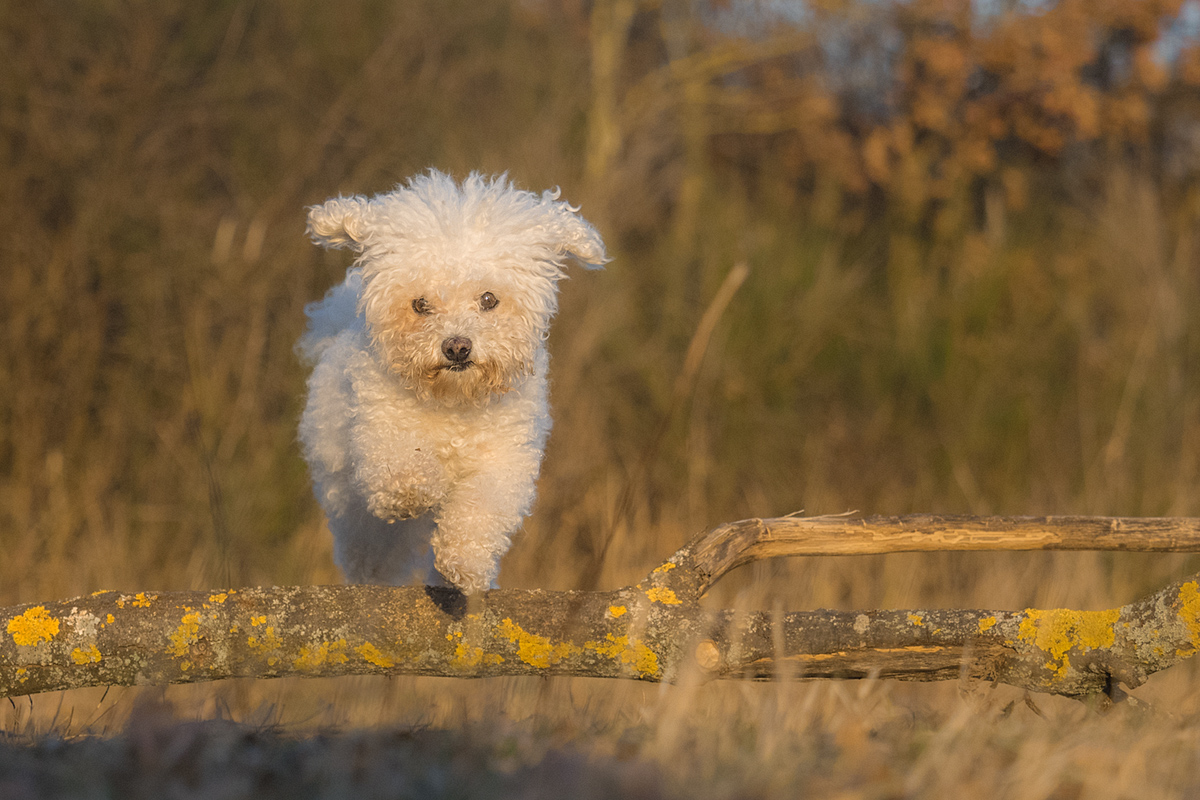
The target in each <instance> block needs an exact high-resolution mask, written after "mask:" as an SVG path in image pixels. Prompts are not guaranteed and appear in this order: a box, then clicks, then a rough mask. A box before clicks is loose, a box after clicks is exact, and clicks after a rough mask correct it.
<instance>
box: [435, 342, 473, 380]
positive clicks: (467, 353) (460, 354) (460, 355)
mask: <svg viewBox="0 0 1200 800" xmlns="http://www.w3.org/2000/svg"><path fill="white" fill-rule="evenodd" d="M442 355H444V356H445V357H446V360H447V361H449V362H450V364H449V365H448V366H447V369H449V370H452V371H454V372H459V371H461V370H464V369H466V368H467V367H469V366H471V360H470V359H471V340H470V339H468V338H467V337H465V336H451V337H450V338H448V339H445V340H443V341H442Z"/></svg>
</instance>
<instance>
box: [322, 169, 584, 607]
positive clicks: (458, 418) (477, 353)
mask: <svg viewBox="0 0 1200 800" xmlns="http://www.w3.org/2000/svg"><path fill="white" fill-rule="evenodd" d="M309 233H310V235H311V236H312V238H313V239H314V241H316V242H317V243H319V244H322V245H324V246H326V247H352V248H354V249H356V250H358V251H359V252H361V254H362V255H361V257H360V258H359V259H358V261H357V262H356V263H355V266H354V267H353V268H351V269H350V270H349V271H348V272H347V276H346V280H345V282H344V283H342V284H341V285H340V286H337V287H335V288H334V289H333V290H331V291H330V293H329V294H328V295H327V296H326V298H325V299H324V300H323V301H322V302H320V303H316V304H313V305H312V306H310V307H309V309H308V316H309V330H308V333H307V334H306V335H305V337H304V338H303V339H302V340H301V342H300V349H301V352H302V353H303V354H304V355H305V356H306V357H307V358H308V359H309V360H310V361H312V362H314V363H315V367H314V369H313V372H312V376H311V377H310V378H309V382H308V387H309V394H308V403H307V406H306V408H305V410H304V415H303V417H302V419H301V422H300V439H301V442H302V444H303V446H304V453H305V458H306V459H307V461H308V464H309V468H310V470H311V472H312V477H313V482H314V490H315V492H316V495H317V499H318V500H319V501H320V503H321V506H322V508H324V510H325V513H326V515H327V517H328V520H329V527H330V530H331V531H332V532H333V535H334V555H335V558H336V560H337V563H338V565H339V566H340V567H341V568H342V570H343V572H344V573H345V575H346V578H347V579H348V580H350V581H352V582H370V583H390V584H404V583H419V582H423V581H434V582H437V581H439V579H444V580H445V581H446V582H448V583H449V584H450V585H453V586H456V587H458V588H459V589H461V590H463V591H465V592H478V591H482V590H484V589H487V588H489V587H490V586H493V585H494V584H495V579H496V574H497V572H498V569H499V560H500V557H501V556H502V555H504V553H505V552H506V551H507V550H508V547H509V543H510V537H511V536H512V534H513V533H514V532H515V530H516V529H517V528H518V527H519V525H520V524H521V521H522V519H524V517H525V516H526V515H527V514H528V513H529V511H530V508H531V506H532V504H533V500H534V484H535V482H536V480H537V475H538V470H539V468H540V464H541V459H542V451H543V449H544V447H545V443H546V437H547V435H548V434H549V432H550V415H549V407H548V404H547V396H546V369H547V363H548V358H547V354H546V349H545V338H546V334H547V332H548V330H549V324H550V319H551V317H552V316H553V315H554V312H555V311H556V309H557V281H558V280H560V279H561V278H562V277H564V275H563V271H562V267H563V263H564V261H565V260H566V259H568V258H573V259H575V260H576V261H578V262H580V263H582V264H584V265H585V266H599V265H600V264H602V263H603V262H604V261H605V260H606V256H605V253H604V245H603V242H602V241H601V240H600V237H599V235H598V234H597V233H596V231H595V230H594V229H593V228H592V227H591V226H590V225H589V224H588V223H587V222H586V221H584V220H583V219H582V218H580V217H579V216H578V215H577V214H576V212H575V209H573V208H571V207H570V206H569V205H568V204H566V203H565V202H561V201H559V200H558V195H557V192H546V193H544V194H542V195H534V194H531V193H529V192H523V191H519V190H516V189H514V188H513V187H512V185H511V184H510V183H509V182H508V181H507V179H506V178H504V177H500V178H496V179H493V180H490V181H489V180H486V179H484V178H482V177H480V176H478V175H474V174H473V175H471V176H470V177H469V178H468V179H467V180H466V181H465V182H464V183H463V185H462V186H461V187H459V186H457V185H456V184H455V183H454V182H453V181H452V180H451V179H450V178H448V177H447V176H445V175H442V174H441V173H437V172H430V174H429V175H425V176H420V177H417V178H414V179H413V180H411V181H410V182H409V184H408V185H407V186H406V187H402V188H398V189H397V190H396V191H394V192H391V193H389V194H386V195H380V196H377V197H375V198H373V199H370V200H368V199H366V198H362V197H353V198H336V199H334V200H330V201H328V202H327V203H325V204H324V205H322V206H314V207H313V208H311V209H310V211H309Z"/></svg>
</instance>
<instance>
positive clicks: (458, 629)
mask: <svg viewBox="0 0 1200 800" xmlns="http://www.w3.org/2000/svg"><path fill="white" fill-rule="evenodd" d="M1035 548H1040V549H1118V550H1160V551H1172V552H1178V551H1182V550H1200V521H1198V520H1191V519H1173V520H1144V519H1141V520H1134V519H1123V520H1116V519H1111V518H1049V519H1035V518H1027V517H1023V518H968V517H902V518H869V519H861V520H849V519H847V518H844V517H836V518H810V519H796V518H785V519H776V520H746V521H743V522H740V523H732V524H730V525H726V526H722V527H720V528H717V529H715V530H713V531H712V532H710V533H708V534H706V535H704V536H702V537H700V538H699V539H697V540H696V541H695V542H693V543H692V544H690V545H688V546H686V547H684V548H682V549H681V550H680V551H678V552H677V553H676V554H675V555H673V556H672V557H671V558H670V559H669V560H668V561H667V562H665V563H663V564H662V565H660V566H659V567H656V568H655V569H654V570H653V571H652V572H651V573H650V574H649V575H647V576H646V578H645V579H644V580H643V581H642V582H641V583H639V584H637V585H636V586H629V587H625V588H623V589H619V590H617V591H614V592H546V591H540V590H516V589H514V590H496V591H492V592H487V593H485V594H484V595H482V596H479V597H474V598H466V597H464V596H463V595H461V594H459V593H457V592H455V591H452V590H446V589H433V588H426V587H406V588H390V587H381V586H315V587H275V588H250V589H230V590H226V591H220V592H158V593H152V592H140V593H137V594H132V595H130V594H121V593H118V592H97V593H95V594H93V595H91V596H89V597H83V598H77V599H74V600H67V601H63V602H55V603H44V604H37V605H22V606H14V607H10V608H6V609H0V628H2V629H3V633H4V635H3V636H0V696H15V695H24V694H33V693H36V692H45V691H51V690H57V689H68V688H76V687H82V686H97V685H134V684H167V683H188V682H193V681H207V680H216V679H220V678H229V677H255V678H270V677H282V676H294V675H302V676H331V675H349V674H400V673H405V674H423V675H449V676H460V677H481V676H491V675H582V676H591V677H621V678H634V679H639V680H648V681H670V680H680V679H685V678H687V677H688V676H694V677H697V678H701V679H709V678H728V677H749V678H754V679H769V678H774V677H783V678H862V677H866V676H869V675H877V676H881V677H888V678H899V679H905V680H944V679H950V678H957V677H960V676H969V677H973V678H979V679H984V680H989V681H1000V682H1004V683H1009V684H1012V685H1014V686H1019V687H1023V688H1026V689H1030V690H1033V691H1039V692H1051V693H1055V694H1063V695H1070V696H1077V697H1083V696H1088V695H1095V694H1100V693H1107V694H1109V695H1112V694H1113V693H1114V692H1115V690H1116V687H1117V684H1118V683H1124V684H1126V685H1128V686H1130V687H1136V686H1137V685H1139V684H1140V683H1142V682H1143V681H1144V680H1145V679H1146V678H1147V677H1148V676H1149V675H1150V674H1152V673H1154V672H1157V671H1159V670H1161V669H1165V668H1167V667H1169V666H1171V665H1173V664H1175V663H1178V662H1179V661H1182V660H1184V659H1186V658H1188V657H1190V656H1191V655H1193V654H1194V653H1195V652H1196V650H1197V648H1198V647H1200V575H1198V576H1193V577H1191V578H1188V579H1186V580H1183V581H1179V582H1176V583H1174V584H1171V585H1170V586H1167V587H1166V588H1164V589H1162V590H1160V591H1158V592H1156V593H1154V594H1153V595H1150V596H1149V597H1147V598H1144V599H1142V600H1139V601H1136V602H1133V603H1130V604H1128V605H1126V606H1122V607H1120V608H1113V609H1110V610H1107V611H1073V610H1067V609H1055V610H1039V609H1024V610H1022V611H979V610H936V611H935V610H913V611H864V612H837V611H823V610H818V611H801V612H790V613H784V614H781V615H772V614H769V613H741V612H731V611H715V612H714V611H708V610H705V609H702V608H701V607H700V606H699V603H698V600H699V598H700V596H701V595H702V594H703V592H704V591H705V590H707V588H708V587H709V586H711V585H712V583H713V582H714V581H715V580H716V579H717V578H719V577H720V576H721V575H723V574H724V573H725V572H727V571H728V570H729V569H731V568H733V567H734V566H736V565H738V564H741V563H746V562H748V561H752V560H755V559H758V558H766V557H772V556H778V555H792V554H800V553H803V554H814V553H815V554H820V553H848V552H854V553H866V552H896V551H899V550H913V549H917V550H940V549H993V550H998V549H1035Z"/></svg>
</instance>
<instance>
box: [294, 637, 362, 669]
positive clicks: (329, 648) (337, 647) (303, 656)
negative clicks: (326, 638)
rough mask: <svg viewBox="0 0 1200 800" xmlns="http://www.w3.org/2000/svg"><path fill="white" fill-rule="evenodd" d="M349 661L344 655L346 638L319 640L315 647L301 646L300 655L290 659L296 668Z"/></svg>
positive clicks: (312, 667) (308, 667) (309, 667)
mask: <svg viewBox="0 0 1200 800" xmlns="http://www.w3.org/2000/svg"><path fill="white" fill-rule="evenodd" d="M347 661H349V658H347V656H346V640H345V639H338V640H337V641H334V642H321V643H320V644H319V645H316V646H315V647H301V648H300V655H299V657H297V658H296V659H294V660H293V661H292V666H293V667H295V668H296V669H302V670H313V669H316V668H317V667H319V666H321V665H323V664H325V663H326V662H328V663H330V664H345V663H346V662H347Z"/></svg>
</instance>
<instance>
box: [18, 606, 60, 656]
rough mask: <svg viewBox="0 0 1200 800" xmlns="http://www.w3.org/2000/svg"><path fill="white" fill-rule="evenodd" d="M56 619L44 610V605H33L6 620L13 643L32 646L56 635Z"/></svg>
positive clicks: (57, 624)
mask: <svg viewBox="0 0 1200 800" xmlns="http://www.w3.org/2000/svg"><path fill="white" fill-rule="evenodd" d="M58 627H59V623H58V620H57V619H55V618H54V617H52V616H50V615H49V614H48V613H47V612H46V607H45V606H34V607H33V608H29V609H26V610H25V613H23V614H21V615H19V616H16V617H13V618H12V619H10V620H9V621H8V632H9V633H10V634H11V635H12V638H13V643H14V644H17V645H20V646H21V647H33V646H35V645H38V644H41V643H42V642H43V641H46V642H48V641H50V640H51V639H53V638H54V637H55V636H57V635H58Z"/></svg>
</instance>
